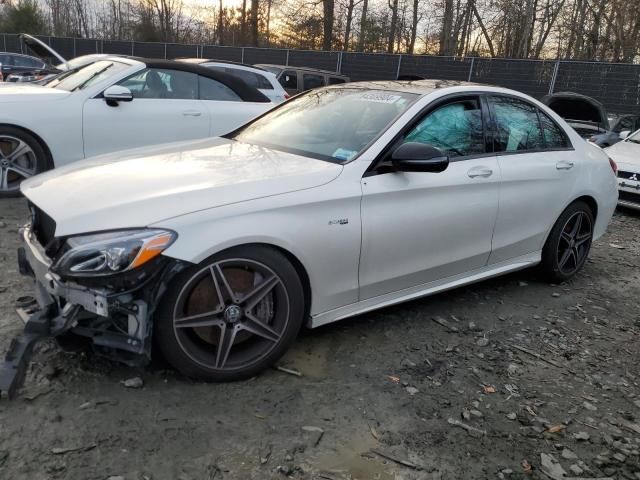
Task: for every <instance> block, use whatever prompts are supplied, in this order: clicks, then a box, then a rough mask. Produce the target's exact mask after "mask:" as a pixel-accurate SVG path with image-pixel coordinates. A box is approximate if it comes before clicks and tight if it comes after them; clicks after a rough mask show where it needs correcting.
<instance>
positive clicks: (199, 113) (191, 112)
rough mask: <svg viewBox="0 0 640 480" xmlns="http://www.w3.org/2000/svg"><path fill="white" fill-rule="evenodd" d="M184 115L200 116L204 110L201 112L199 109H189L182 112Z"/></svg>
mask: <svg viewBox="0 0 640 480" xmlns="http://www.w3.org/2000/svg"><path fill="white" fill-rule="evenodd" d="M182 115H184V116H185V117H199V116H200V115H202V112H199V111H198V110H187V111H186V112H182Z"/></svg>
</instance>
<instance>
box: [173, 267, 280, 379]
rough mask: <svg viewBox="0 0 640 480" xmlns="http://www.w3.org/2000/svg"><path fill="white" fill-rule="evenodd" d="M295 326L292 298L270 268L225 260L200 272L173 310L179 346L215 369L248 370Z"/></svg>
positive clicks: (178, 299)
mask: <svg viewBox="0 0 640 480" xmlns="http://www.w3.org/2000/svg"><path fill="white" fill-rule="evenodd" d="M288 322H289V295H288V292H287V290H286V288H285V286H284V283H283V282H282V280H281V278H280V277H279V276H278V275H277V274H276V273H275V272H274V271H273V270H272V269H270V268H269V267H268V266H267V265H265V264H263V263H260V262H258V261H255V260H250V259H245V258H233V259H225V260H221V261H218V262H215V263H213V264H210V265H208V266H207V267H205V268H203V269H201V270H200V271H198V272H197V273H196V274H195V275H193V276H192V277H191V279H189V280H188V281H187V282H186V283H185V285H184V287H183V288H182V290H181V291H180V293H179V295H178V298H177V301H176V303H175V308H174V311H173V328H174V333H175V336H176V339H177V341H178V345H179V346H180V348H181V349H182V351H183V352H184V353H185V354H186V355H187V356H188V357H189V358H191V360H193V361H194V362H196V363H198V364H200V365H201V366H203V367H205V368H207V369H209V370H213V371H218V372H222V371H236V370H241V369H245V368H248V367H250V366H252V365H254V364H255V363H256V362H258V361H260V360H261V359H262V358H264V357H265V356H267V355H268V354H269V353H270V352H271V351H272V350H273V349H274V348H275V347H276V345H277V344H278V343H279V342H280V340H281V338H282V336H283V335H284V333H285V331H286V328H287V324H288Z"/></svg>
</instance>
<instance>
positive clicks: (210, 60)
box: [176, 57, 268, 72]
mask: <svg viewBox="0 0 640 480" xmlns="http://www.w3.org/2000/svg"><path fill="white" fill-rule="evenodd" d="M176 60H177V61H179V62H186V63H192V64H195V65H202V64H203V63H221V64H223V65H237V66H239V67H247V68H254V69H256V70H261V71H263V72H268V70H266V69H264V68H262V67H258V66H257V65H251V64H249V63H242V62H233V61H231V60H218V59H217V58H188V57H184V58H182V57H181V58H176Z"/></svg>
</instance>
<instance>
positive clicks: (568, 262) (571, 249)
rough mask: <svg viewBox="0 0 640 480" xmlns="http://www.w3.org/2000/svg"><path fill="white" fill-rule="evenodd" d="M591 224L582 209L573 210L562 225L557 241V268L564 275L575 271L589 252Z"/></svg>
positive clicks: (591, 233)
mask: <svg viewBox="0 0 640 480" xmlns="http://www.w3.org/2000/svg"><path fill="white" fill-rule="evenodd" d="M592 236H593V225H592V221H591V218H590V217H589V215H588V214H587V213H586V212H584V211H578V212H575V213H574V214H573V215H571V216H570V217H569V219H568V220H567V222H566V223H565V224H564V227H562V233H561V234H560V239H559V241H558V250H557V260H558V269H559V270H560V272H561V273H563V274H565V275H571V274H573V273H575V272H576V271H577V270H578V269H580V267H581V266H582V264H583V263H584V261H585V260H586V258H587V255H588V254H589V247H590V246H591V239H592Z"/></svg>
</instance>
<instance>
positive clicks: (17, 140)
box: [0, 126, 49, 198]
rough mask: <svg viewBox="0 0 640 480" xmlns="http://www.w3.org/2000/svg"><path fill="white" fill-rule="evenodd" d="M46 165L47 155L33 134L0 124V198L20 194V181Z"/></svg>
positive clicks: (44, 168)
mask: <svg viewBox="0 0 640 480" xmlns="http://www.w3.org/2000/svg"><path fill="white" fill-rule="evenodd" d="M12 154H15V158H14V157H12ZM48 167H49V158H48V155H47V153H46V151H45V150H44V148H43V147H42V145H41V144H40V142H39V141H38V140H37V139H36V138H35V137H34V136H33V135H31V134H29V133H27V132H25V131H24V130H21V129H19V128H15V127H10V126H0V198H7V197H18V196H20V183H22V181H23V180H26V179H27V178H30V177H32V176H34V175H37V174H38V173H41V172H44V171H45V170H47V169H48Z"/></svg>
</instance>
